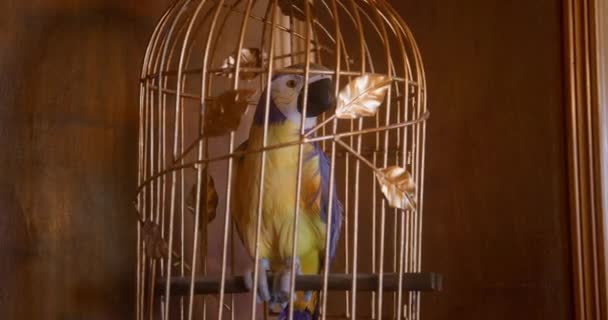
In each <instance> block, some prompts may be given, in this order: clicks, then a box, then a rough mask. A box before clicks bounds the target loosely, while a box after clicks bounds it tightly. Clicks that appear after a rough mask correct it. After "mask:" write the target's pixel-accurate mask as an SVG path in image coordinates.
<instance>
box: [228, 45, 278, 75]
mask: <svg viewBox="0 0 608 320" xmlns="http://www.w3.org/2000/svg"><path fill="white" fill-rule="evenodd" d="M240 54H241V65H240V67H241V68H261V67H263V65H264V61H265V60H266V59H267V56H266V53H265V52H263V51H262V50H260V49H258V48H243V49H242V50H241V53H240ZM236 58H237V56H236V52H235V53H233V54H231V55H230V56H229V57H228V58H226V59H224V61H223V62H222V66H221V67H220V68H221V69H222V71H220V72H218V73H217V75H222V76H227V77H228V78H232V77H233V76H234V68H235V67H236ZM259 74H260V73H259V72H243V71H241V72H239V78H240V79H241V80H252V79H255V78H256V77H257V76H258V75H259Z"/></svg>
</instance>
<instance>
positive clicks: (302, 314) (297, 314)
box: [277, 307, 318, 320]
mask: <svg viewBox="0 0 608 320" xmlns="http://www.w3.org/2000/svg"><path fill="white" fill-rule="evenodd" d="M317 319H318V316H317V314H316V312H315V313H314V314H313V313H312V312H310V311H308V309H305V310H295V311H294V312H293V320H317ZM277 320H289V307H285V309H283V311H281V313H280V314H279V317H278V318H277Z"/></svg>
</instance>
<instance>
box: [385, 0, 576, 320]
mask: <svg viewBox="0 0 608 320" xmlns="http://www.w3.org/2000/svg"><path fill="white" fill-rule="evenodd" d="M393 3H394V5H395V7H397V8H398V9H399V11H400V12H401V13H402V14H403V16H404V17H405V20H406V21H407V22H408V24H409V25H410V27H411V29H412V30H413V32H414V34H415V36H416V39H417V40H418V44H419V46H420V47H421V50H422V55H423V58H424V60H425V67H426V70H427V75H428V83H427V85H428V93H429V108H430V110H431V120H430V122H429V126H428V130H429V131H428V140H427V141H428V142H427V143H428V145H427V146H428V153H427V161H428V162H427V182H426V189H425V190H426V191H425V200H426V202H425V210H426V213H425V220H424V240H423V246H424V248H423V250H424V251H423V267H424V268H426V269H428V270H434V271H438V272H441V273H443V274H444V275H445V278H446V279H445V291H444V292H443V293H441V294H437V295H428V296H426V297H425V298H423V305H424V307H423V313H424V315H425V317H424V319H572V318H573V306H572V301H571V299H572V296H571V293H570V292H571V278H570V266H569V259H570V255H569V247H568V241H569V232H568V219H569V218H568V217H569V213H568V199H567V198H568V197H567V167H566V163H567V158H566V152H567V149H566V127H565V124H566V118H565V116H566V114H565V111H566V108H565V104H564V102H563V99H564V92H565V90H564V80H563V66H562V65H563V60H562V40H561V36H562V21H561V2H560V1H558V0H539V1H526V0H516V1H493V0H492V1H488V0H464V1H445V0H407V1H393Z"/></svg>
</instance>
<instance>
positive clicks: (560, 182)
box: [0, 0, 573, 320]
mask: <svg viewBox="0 0 608 320" xmlns="http://www.w3.org/2000/svg"><path fill="white" fill-rule="evenodd" d="M168 2H169V0H154V1H152V0H148V1H134V0H131V1H120V0H115V1H104V0H98V1H93V0H79V1H77V0H71V1H70V0H57V1H50V0H47V1H41V0H40V1H21V0H5V1H2V2H0V12H2V18H0V146H1V149H0V150H1V151H0V319H19V320H20V319H132V318H133V313H132V308H133V297H134V291H133V285H134V278H133V275H134V265H135V262H134V259H135V255H134V249H135V245H134V237H135V234H134V230H135V229H134V227H133V226H134V225H133V212H132V205H131V201H132V199H133V191H134V190H135V182H136V149H137V148H136V139H137V103H138V97H137V94H138V87H137V79H138V72H139V66H140V62H141V59H142V56H143V53H144V48H145V44H146V42H147V37H148V36H149V34H150V33H151V31H152V28H153V26H154V23H155V21H156V19H157V18H158V17H159V16H160V14H161V13H162V11H163V10H164V8H165V7H166V6H167V5H168ZM392 2H393V4H394V5H395V6H396V7H397V8H398V10H399V11H400V12H401V13H402V15H403V16H404V17H405V20H406V21H407V22H408V23H409V25H410V27H411V28H412V30H413V32H414V34H415V36H416V39H417V40H418V44H419V45H420V47H421V50H422V53H423V58H424V59H425V64H426V70H427V74H428V88H429V94H430V96H429V103H430V108H431V110H432V120H431V122H430V125H429V134H428V156H427V159H428V164H427V177H428V178H427V179H428V180H427V184H426V195H425V197H426V215H425V229H424V242H423V243H424V253H423V255H424V268H425V269H427V270H432V271H438V272H441V273H443V274H444V275H445V277H446V280H445V290H444V292H442V293H439V294H433V295H425V296H424V298H423V310H422V312H423V317H424V319H427V320H433V319H467V320H473V319H571V318H572V317H573V313H572V295H571V279H570V277H571V276H570V266H569V247H568V240H569V233H568V212H567V196H566V191H567V177H566V146H565V141H566V140H565V137H566V130H565V108H564V100H563V99H564V94H563V91H564V90H563V83H564V81H563V70H562V69H563V68H562V39H561V37H562V34H561V30H562V21H561V3H560V1H558V0H538V1H528V0H516V1H501V0H463V1H445V0H399V1H397V0H395V1H392Z"/></svg>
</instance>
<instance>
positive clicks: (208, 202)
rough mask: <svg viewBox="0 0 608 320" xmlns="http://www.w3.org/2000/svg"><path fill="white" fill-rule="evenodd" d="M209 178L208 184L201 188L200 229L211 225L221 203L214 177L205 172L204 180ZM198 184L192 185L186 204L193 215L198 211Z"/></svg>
mask: <svg viewBox="0 0 608 320" xmlns="http://www.w3.org/2000/svg"><path fill="white" fill-rule="evenodd" d="M205 177H207V183H205V184H203V185H202V186H201V198H200V208H201V209H200V210H201V211H200V217H199V228H202V226H204V225H205V224H208V223H210V222H211V221H213V219H215V215H216V211H217V204H218V202H219V197H218V195H217V190H215V182H214V181H213V177H212V176H211V175H209V174H207V170H205V171H203V179H205ZM195 203H196V183H195V184H194V185H192V188H191V189H190V195H189V196H188V199H187V200H186V204H187V206H188V210H190V212H191V213H192V214H194V213H195V210H196V206H195Z"/></svg>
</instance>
